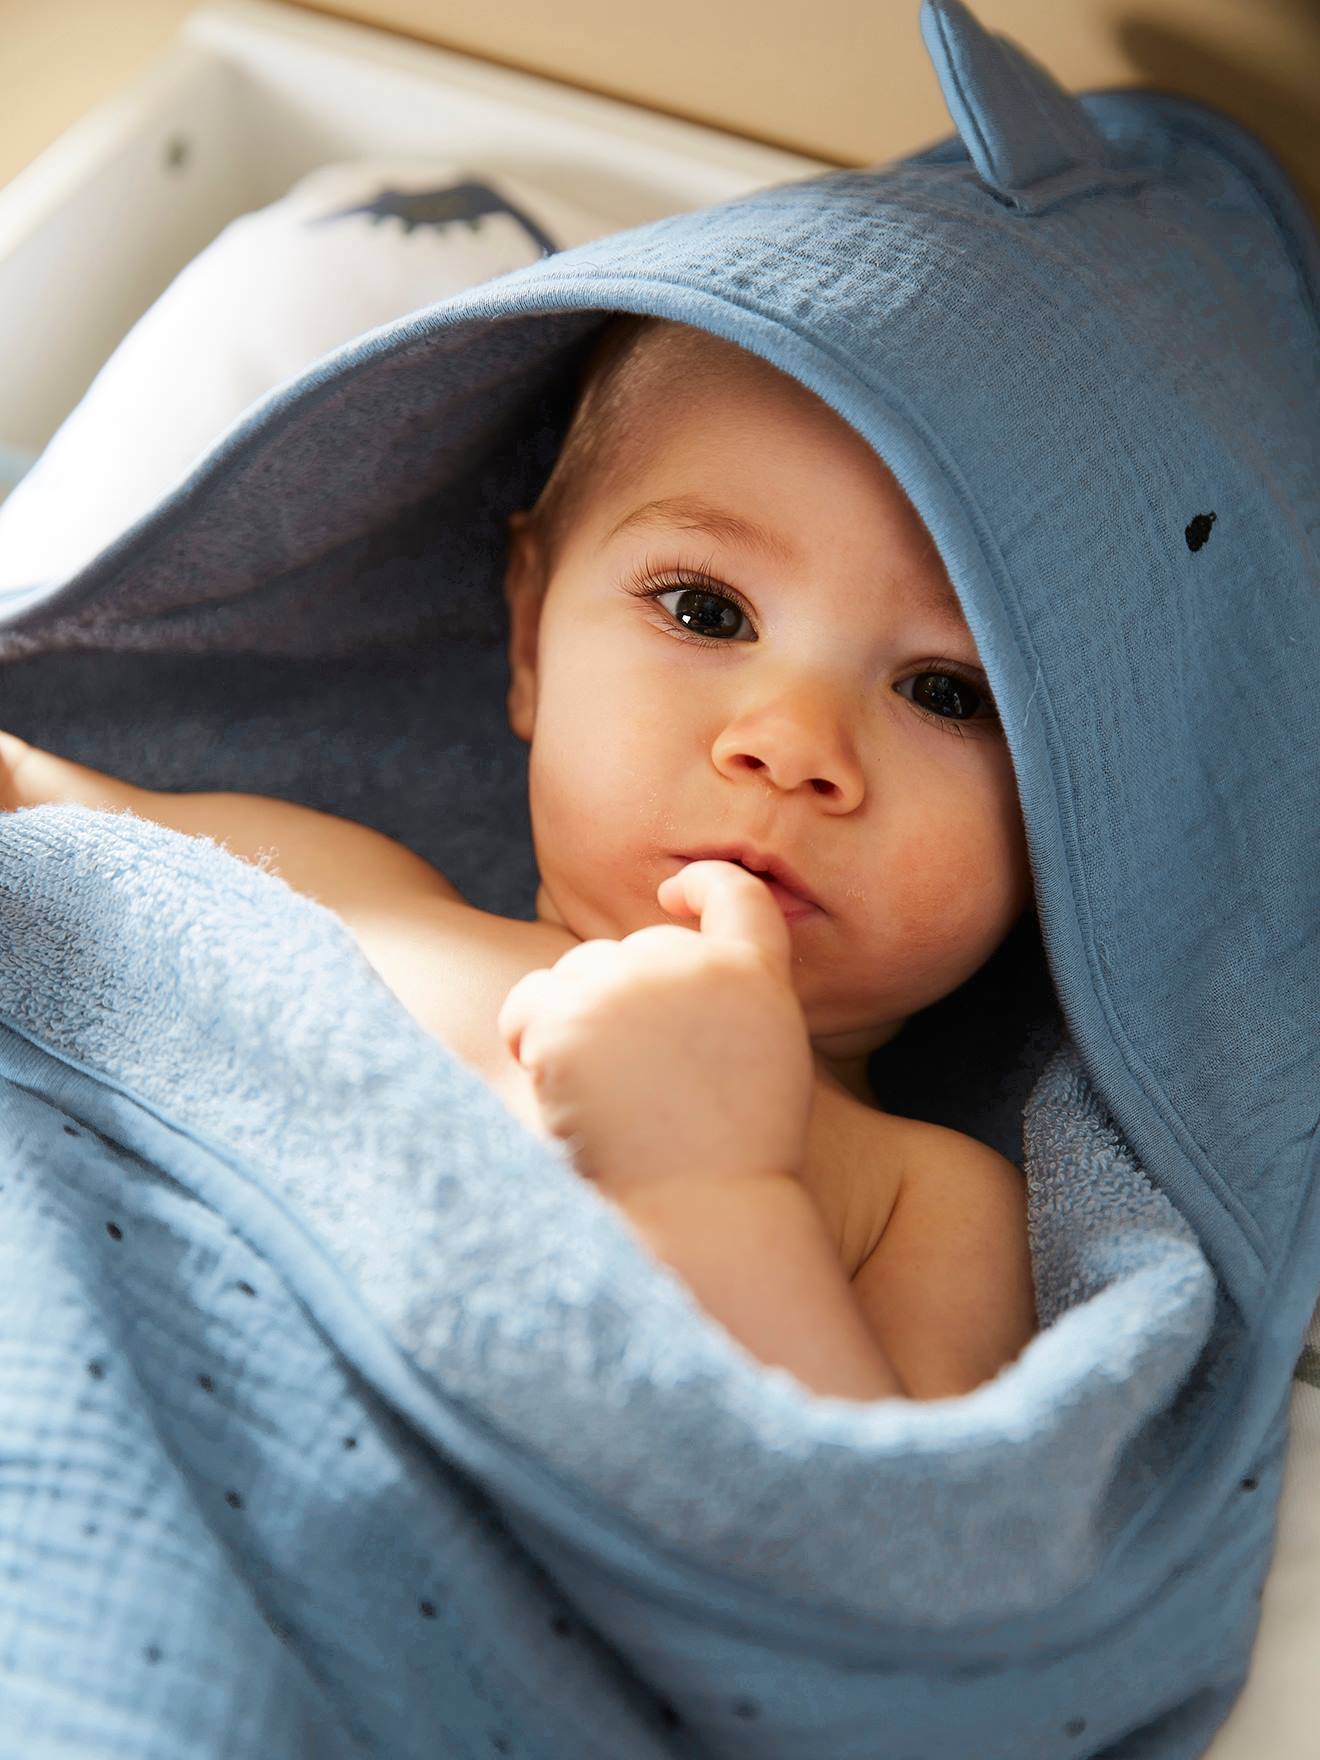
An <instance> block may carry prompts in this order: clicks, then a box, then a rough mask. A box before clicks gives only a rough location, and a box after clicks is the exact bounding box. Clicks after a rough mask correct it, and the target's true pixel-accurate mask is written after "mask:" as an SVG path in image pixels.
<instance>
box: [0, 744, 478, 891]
mask: <svg viewBox="0 0 1320 1760" xmlns="http://www.w3.org/2000/svg"><path fill="white" fill-rule="evenodd" d="M66 801H67V802H71V803H75V804H77V805H81V806H87V807H97V808H100V809H101V810H103V811H105V812H120V811H125V810H127V811H131V812H133V813H136V814H137V816H138V817H139V818H141V819H150V820H151V821H152V822H153V823H154V824H157V825H164V826H166V827H167V828H169V829H170V830H172V831H182V832H185V833H186V834H187V835H188V836H190V837H210V838H213V839H214V840H215V841H216V842H217V843H219V844H222V845H223V846H224V847H225V848H226V849H228V851H229V853H230V854H231V855H234V856H237V857H238V858H239V859H240V860H241V861H245V862H252V863H254V864H256V865H264V866H265V867H266V868H267V870H268V871H269V872H271V873H274V874H277V875H278V876H279V877H280V879H281V880H283V881H285V883H286V884H287V885H289V886H291V887H292V888H293V889H294V891H295V892H303V893H306V894H307V895H308V896H309V897H311V898H314V899H316V900H317V901H318V903H320V904H323V905H325V906H326V907H327V908H328V909H330V910H333V911H336V912H346V911H352V910H354V909H356V908H357V907H359V906H378V905H379V904H380V903H381V901H382V898H399V897H409V896H411V897H416V896H419V895H425V894H431V895H435V896H437V897H444V898H457V897H458V896H459V894H458V893H457V892H456V891H455V890H454V888H453V887H452V886H451V885H450V884H449V882H448V881H447V880H446V879H445V877H444V875H443V874H441V873H440V872H439V870H438V869H436V868H433V867H432V866H431V864H430V862H427V861H424V860H423V858H422V857H421V856H419V855H414V853H413V852H412V850H410V849H405V847H404V846H403V845H402V844H401V843H396V842H395V841H394V839H393V838H391V837H385V836H384V835H383V834H382V833H381V832H379V831H373V830H371V829H370V828H369V827H368V826H366V825H359V824H357V823H356V821H354V820H352V819H339V818H336V817H335V816H334V815H333V814H331V813H320V812H317V811H315V810H314V809H313V808H311V807H301V806H296V805H295V804H294V803H293V802H291V801H280V800H273V799H271V798H270V797H269V796H266V795H256V794H228V793H199V794H167V793H161V792H159V791H157V790H155V789H150V788H139V787H138V786H136V785H135V784H134V783H131V782H124V781H123V780H121V779H120V778H119V777H117V776H107V775H106V774H105V773H104V772H103V771H100V770H93V769H91V768H89V767H88V766H87V765H86V764H75V763H74V762H73V760H72V759H70V758H60V757H57V756H56V755H55V754H54V753H53V752H44V751H42V750H40V748H39V747H37V746H31V745H28V744H27V742H26V741H25V740H21V739H19V738H17V736H16V735H14V734H12V733H0V810H3V811H13V810H14V809H15V808H17V807H37V806H44V805H46V804H48V803H51V802H66ZM262 857H268V858H269V860H268V861H266V862H265V863H264V864H263V863H262V862H261V861H260V858H262Z"/></svg>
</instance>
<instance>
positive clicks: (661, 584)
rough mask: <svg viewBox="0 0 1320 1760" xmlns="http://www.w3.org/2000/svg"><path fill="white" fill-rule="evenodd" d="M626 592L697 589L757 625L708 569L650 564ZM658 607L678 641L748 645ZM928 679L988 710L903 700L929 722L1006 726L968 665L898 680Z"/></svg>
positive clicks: (948, 665) (941, 664) (926, 669)
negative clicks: (962, 713) (950, 710)
mask: <svg viewBox="0 0 1320 1760" xmlns="http://www.w3.org/2000/svg"><path fill="white" fill-rule="evenodd" d="M623 590H624V592H626V593H627V594H628V595H629V597H631V598H634V599H645V600H653V599H654V600H659V599H661V598H663V597H665V595H667V594H669V593H683V592H691V593H699V594H701V595H702V596H703V597H706V598H711V599H722V600H723V601H724V602H725V603H726V604H728V605H731V606H733V608H734V609H735V610H737V611H739V612H741V614H742V616H743V617H744V618H746V620H747V622H748V623H749V624H753V627H755V626H754V623H753V618H752V614H751V609H750V607H749V606H748V605H747V603H746V601H745V600H744V599H743V598H742V595H741V594H740V593H738V592H737V591H736V590H735V589H734V588H732V587H730V586H728V585H726V583H725V582H723V581H721V580H718V579H717V578H716V577H715V576H714V575H711V574H708V573H707V572H706V571H705V569H704V568H695V569H689V568H679V569H675V570H673V571H672V572H666V573H663V574H656V573H652V572H651V571H650V568H649V565H646V566H643V567H641V568H638V569H635V570H634V571H633V572H632V573H631V574H630V575H629V576H628V577H627V579H626V580H625V581H624V582H623ZM658 611H659V618H656V619H650V620H648V621H651V622H653V623H654V625H655V627H656V628H658V629H659V630H660V631H661V632H662V633H663V634H665V635H669V636H673V637H674V638H675V639H676V640H678V641H682V642H695V643H696V644H697V645H698V646H700V647H704V648H729V647H739V646H743V645H745V644H741V643H738V642H735V641H734V640H733V639H732V636H724V637H714V636H705V635H702V634H700V633H699V632H698V631H696V630H692V629H688V628H687V627H686V626H685V625H684V624H682V623H680V622H679V621H678V618H677V617H676V616H675V615H674V613H672V612H670V611H667V610H666V609H665V608H664V607H663V606H659V607H658ZM735 633H736V632H735ZM926 677H930V678H945V679H949V680H951V681H952V682H953V683H954V684H956V685H958V686H960V687H961V691H960V700H961V697H962V696H964V695H967V694H970V695H971V696H972V697H974V698H975V699H976V700H977V701H978V702H979V703H981V704H982V705H983V706H984V707H985V709H986V711H987V713H986V714H985V715H982V716H976V715H973V716H971V717H969V718H968V719H967V720H959V719H957V718H955V717H953V716H948V715H938V714H936V713H935V712H934V711H933V710H931V709H927V708H926V707H925V705H924V704H922V703H918V702H915V701H914V700H913V699H912V698H910V697H907V698H905V699H904V700H905V701H907V702H912V704H913V707H914V708H915V709H916V710H917V712H918V713H919V714H920V715H922V716H924V717H925V719H926V720H927V721H933V722H934V723H935V724H936V726H938V727H940V728H941V729H943V730H944V731H946V732H950V733H955V734H957V735H958V737H959V738H962V739H965V738H966V733H965V732H964V729H965V728H966V727H967V726H969V725H974V726H977V727H981V728H985V729H987V730H988V731H993V732H998V731H1001V730H1002V728H1001V723H1000V720H999V712H998V710H997V709H996V708H995V705H994V700H993V698H992V697H991V696H990V693H989V691H988V690H987V689H986V686H985V684H984V682H983V681H982V680H981V679H980V678H978V677H976V676H975V675H974V674H972V673H970V672H968V670H967V669H966V667H964V666H960V665H959V664H958V662H957V661H954V660H945V659H943V658H942V657H940V656H938V655H937V656H934V657H932V658H930V659H927V660H923V661H921V662H920V664H919V665H917V666H915V667H914V668H913V670H912V671H911V672H910V673H909V674H908V676H907V678H905V679H903V680H901V681H900V682H901V683H902V684H908V683H911V682H914V681H915V680H917V679H919V678H926Z"/></svg>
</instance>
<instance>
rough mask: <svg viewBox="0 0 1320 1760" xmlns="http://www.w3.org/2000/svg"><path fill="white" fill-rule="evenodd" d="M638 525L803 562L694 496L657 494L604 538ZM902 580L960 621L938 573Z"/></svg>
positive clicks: (775, 539)
mask: <svg viewBox="0 0 1320 1760" xmlns="http://www.w3.org/2000/svg"><path fill="white" fill-rule="evenodd" d="M643 525H655V526H678V527H681V528H682V529H683V530H684V531H692V532H705V533H706V535H707V536H708V537H711V538H715V539H718V540H719V541H720V542H721V543H724V544H738V545H741V547H742V548H743V549H744V550H750V551H753V552H754V553H756V554H758V555H761V556H765V557H768V558H769V559H770V560H771V561H772V562H779V563H782V564H784V566H786V567H789V568H793V567H797V566H800V564H801V562H802V554H801V552H800V551H799V549H798V547H797V546H796V545H795V544H794V543H792V542H791V540H789V539H788V538H785V537H782V536H781V535H780V534H779V533H778V532H772V531H770V530H769V529H768V528H767V527H765V526H759V525H756V524H755V523H754V522H753V521H752V520H749V519H744V518H743V517H742V515H741V514H737V513H731V512H730V511H729V510H728V509H727V508H724V507H716V506H715V504H714V503H713V502H710V501H704V500H703V499H702V498H701V497H700V496H699V495H662V496H661V497H659V499H657V500H655V501H645V502H643V503H642V505H641V506H640V507H634V508H633V510H632V512H631V513H625V514H624V516H623V518H622V519H621V520H619V522H618V523H617V525H613V526H611V527H610V529H609V531H608V532H607V533H606V534H605V542H606V543H607V544H608V543H609V542H610V541H611V540H612V539H614V538H616V537H618V535H619V533H620V532H625V531H630V530H631V529H632V528H633V527H634V526H643ZM907 584H908V590H909V591H910V593H911V595H912V597H913V598H914V599H915V600H917V601H918V602H919V603H920V604H921V605H922V606H923V608H925V609H928V610H930V611H934V612H937V613H939V614H941V615H943V616H945V617H948V618H949V619H950V620H951V621H953V622H957V623H959V624H961V623H963V621H964V619H963V611H962V606H961V605H960V604H959V602H958V595H957V594H956V593H955V592H954V590H953V588H952V587H951V586H950V584H949V582H948V580H947V579H946V578H945V576H944V574H943V572H942V571H940V572H938V573H935V572H932V573H926V574H919V575H914V576H911V577H910V578H909V581H908V583H907Z"/></svg>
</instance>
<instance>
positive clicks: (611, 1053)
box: [498, 861, 815, 1195]
mask: <svg viewBox="0 0 1320 1760" xmlns="http://www.w3.org/2000/svg"><path fill="white" fill-rule="evenodd" d="M666 888H668V896H669V898H670V902H671V905H672V906H673V907H674V908H673V909H672V910H671V909H670V906H664V899H663V897H662V896H660V895H663V894H664V893H665V891H666ZM657 896H658V897H660V902H661V904H662V906H664V908H665V909H666V910H667V911H668V912H669V914H670V915H679V914H684V915H692V916H696V917H697V918H698V920H699V923H700V927H699V928H697V929H683V928H679V927H677V926H674V927H671V926H670V925H668V924H654V925H652V926H651V927H649V928H646V929H638V930H637V931H636V932H635V933H634V934H632V935H627V936H625V937H624V939H623V940H622V941H610V940H598V941H584V942H582V943H580V944H579V945H578V946H577V947H573V948H570V949H569V951H568V952H567V953H566V954H565V955H564V956H563V958H562V959H560V960H558V961H557V962H556V963H555V965H554V966H551V967H542V968H541V969H540V970H538V971H534V972H528V973H527V974H526V976H524V977H522V978H520V979H519V980H518V982H517V983H516V984H515V985H514V986H513V988H512V989H511V990H510V991H509V993H508V995H507V996H506V997H505V999H504V1005H503V1007H502V1008H501V1010H500V1013H499V1020H498V1025H499V1030H500V1033H501V1035H502V1037H503V1039H504V1042H505V1045H506V1046H507V1047H508V1050H509V1053H510V1055H511V1056H512V1057H513V1058H514V1059H515V1060H516V1061H517V1062H519V1063H521V1064H522V1066H523V1067H524V1069H526V1070H527V1071H528V1072H529V1074H530V1076H531V1079H532V1086H533V1089H534V1091H535V1093H536V1097H537V1100H538V1102H539V1104H540V1108H541V1114H542V1118H543V1120H544V1122H545V1126H546V1129H547V1130H548V1131H549V1132H550V1134H551V1135H552V1136H555V1137H560V1138H564V1139H567V1140H568V1142H569V1145H570V1150H571V1153H572V1158H573V1162H574V1165H575V1166H576V1167H577V1169H578V1171H579V1173H581V1174H582V1175H583V1176H584V1177H585V1178H587V1179H591V1180H594V1181H597V1182H598V1183H599V1184H600V1185H601V1187H602V1189H603V1190H605V1191H606V1192H607V1193H610V1194H614V1195H623V1194H625V1193H627V1192H628V1191H630V1190H633V1189H636V1188H637V1187H639V1186H642V1185H646V1184H653V1183H654V1182H656V1181H658V1180H665V1179H672V1178H675V1177H682V1176H687V1177H696V1178H699V1179H706V1180H714V1179H724V1178H745V1177H747V1176H748V1175H754V1176H758V1177H770V1176H774V1175H779V1176H783V1175H786V1174H789V1175H795V1174H798V1173H800V1172H801V1170H802V1167H803V1163H804V1159H805V1154H806V1142H807V1127H808V1123H809V1121H810V1116H811V1108H812V1100H813V1094H814V1087H815V1066H814V1063H813V1059H812V1055H811V1043H810V1039H809V1037H808V1034H807V1025H806V1018H805V1016H804V1015H803V1013H802V1005H801V1003H800V1002H799V1001H798V998H797V994H796V992H795V991H794V989H793V985H792V982H791V978H790V969H791V968H790V958H791V953H790V949H791V942H790V937H789V930H788V925H787V924H786V923H785V921H784V918H783V914H782V912H781V911H780V909H779V906H778V905H777V904H776V903H775V900H774V897H773V895H772V894H771V892H770V889H769V887H768V886H766V885H765V883H764V882H763V881H761V880H759V879H757V877H756V876H755V875H754V874H749V873H748V872H747V870H746V869H745V868H740V867H739V866H738V865H737V864H736V863H734V862H721V861H698V862H689V863H688V865H687V866H686V867H685V868H683V869H682V870H681V871H680V872H679V873H678V874H674V875H671V876H670V878H669V879H667V880H665V881H663V882H662V883H661V885H660V887H659V888H658V889H657Z"/></svg>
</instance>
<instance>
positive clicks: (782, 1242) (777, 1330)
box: [606, 1174, 906, 1400]
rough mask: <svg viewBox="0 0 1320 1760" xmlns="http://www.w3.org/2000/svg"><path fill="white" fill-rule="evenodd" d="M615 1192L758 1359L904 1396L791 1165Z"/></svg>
mask: <svg viewBox="0 0 1320 1760" xmlns="http://www.w3.org/2000/svg"><path fill="white" fill-rule="evenodd" d="M606 1195H607V1196H609V1195H610V1194H609V1193H608V1192H607V1193H606ZM611 1202H613V1203H614V1204H615V1205H616V1206H617V1208H618V1209H619V1210H621V1211H622V1213H623V1214H624V1216H625V1217H626V1218H627V1220H628V1221H629V1222H630V1223H631V1224H632V1226H633V1228H634V1230H635V1231H636V1232H637V1234H638V1235H640V1237H641V1239H642V1241H643V1242H644V1243H645V1245H646V1246H647V1247H648V1248H649V1249H650V1250H651V1252H653V1253H654V1254H655V1256H656V1258H658V1259H660V1260H662V1261H663V1262H664V1263H665V1264H666V1265H668V1266H670V1267H671V1269H672V1270H674V1271H676V1272H677V1273H678V1275H679V1276H680V1277H681V1278H682V1280H683V1282H684V1283H686V1284H687V1286H688V1288H689V1289H690V1290H691V1291H692V1293H693V1295H694V1296H695V1297H696V1298H697V1300H698V1301H699V1302H700V1303H701V1305H702V1307H703V1308H705V1309H706V1311H707V1313H709V1314H710V1315H711V1316H712V1317H713V1318H714V1319H716V1320H718V1321H719V1322H720V1324H721V1325H722V1326H724V1327H725V1329H726V1330H727V1331H728V1332H730V1333H732V1335H733V1336H734V1337H735V1338H736V1339H737V1340H738V1342H739V1343H740V1344H742V1345H744V1346H745V1347H746V1348H747V1349H748V1350H749V1351H750V1352H751V1353H752V1355H753V1356H755V1357H757V1358H759V1360H760V1361H761V1362H763V1363H768V1364H771V1365H773V1366H777V1367H779V1368H784V1369H787V1370H788V1371H789V1373H790V1374H791V1375H793V1376H794V1377H795V1379H797V1380H798V1381H800V1382H802V1383H803V1385H804V1386H806V1387H808V1388H809V1389H810V1390H811V1391H812V1392H813V1393H818V1394H823V1395H827V1396H830V1397H832V1398H836V1399H855V1400H873V1399H886V1398H892V1397H895V1396H897V1397H899V1398H905V1397H906V1395H905V1393H904V1390H903V1387H902V1384H901V1383H900V1381H899V1378H898V1375H897V1374H896V1373H895V1371H894V1368H893V1365H892V1364H891V1363H890V1362H889V1360H888V1359H887V1357H886V1356H885V1354H884V1352H883V1351H882V1350H881V1348H880V1346H879V1344H878V1343H877V1341H876V1339H875V1337H874V1335H873V1333H872V1332H871V1329H870V1327H869V1326H868V1325H867V1323H866V1320H865V1318H864V1316H863V1314H862V1311H861V1309H860V1308H859V1307H858V1305H857V1300H856V1298H855V1296H854V1295H853V1293H852V1289H851V1286H850V1285H849V1283H848V1280H847V1278H846V1276H845V1275H844V1270H843V1266H842V1264H841V1263H840V1261H839V1257H838V1254H837V1252H836V1251H835V1249H834V1247H833V1245H832V1243H831V1241H830V1239H829V1234H828V1231H827V1230H826V1227H825V1222H824V1218H823V1217H822V1216H821V1214H820V1211H819V1210H818V1209H817V1207H816V1203H815V1201H814V1199H813V1198H812V1196H811V1194H810V1193H809V1192H808V1191H807V1190H806V1188H805V1187H804V1186H803V1185H801V1184H800V1183H799V1182H798V1181H797V1180H796V1179H794V1178H792V1176H791V1175H788V1174H783V1175H780V1174H773V1175H767V1176H766V1177H765V1178H759V1177H758V1178H746V1179H739V1180H720V1179H718V1178H715V1179H708V1180H703V1179H701V1178H700V1177H698V1176H694V1177H692V1178H677V1179H673V1180H666V1181H662V1182H660V1183H658V1184H655V1185H650V1186H643V1187H640V1188H638V1189H636V1190H634V1191H632V1192H630V1193H628V1194H627V1195H626V1196H620V1197H618V1198H613V1197H611Z"/></svg>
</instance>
